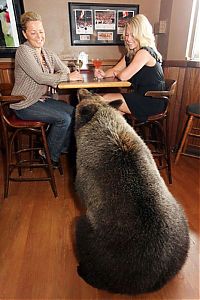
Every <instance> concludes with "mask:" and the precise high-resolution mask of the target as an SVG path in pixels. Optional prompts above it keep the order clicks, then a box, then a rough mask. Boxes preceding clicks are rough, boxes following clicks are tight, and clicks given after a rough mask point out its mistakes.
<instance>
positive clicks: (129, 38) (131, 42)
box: [125, 25, 140, 50]
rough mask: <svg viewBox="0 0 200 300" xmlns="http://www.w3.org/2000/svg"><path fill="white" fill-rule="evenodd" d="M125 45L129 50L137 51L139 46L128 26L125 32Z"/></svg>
mask: <svg viewBox="0 0 200 300" xmlns="http://www.w3.org/2000/svg"><path fill="white" fill-rule="evenodd" d="M125 43H126V45H127V46H128V47H129V49H130V50H139V48H140V46H139V43H138V41H137V40H136V39H134V37H133V33H132V31H131V30H130V26H129V25H128V26H127V27H126V30H125Z"/></svg>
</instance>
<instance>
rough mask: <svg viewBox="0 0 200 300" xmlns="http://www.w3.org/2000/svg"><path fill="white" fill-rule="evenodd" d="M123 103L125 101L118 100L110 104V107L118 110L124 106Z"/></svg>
mask: <svg viewBox="0 0 200 300" xmlns="http://www.w3.org/2000/svg"><path fill="white" fill-rule="evenodd" d="M122 103H123V101H122V100H121V99H118V100H114V101H111V102H109V105H110V106H112V107H114V108H116V109H118V108H119V107H120V106H121V105H122Z"/></svg>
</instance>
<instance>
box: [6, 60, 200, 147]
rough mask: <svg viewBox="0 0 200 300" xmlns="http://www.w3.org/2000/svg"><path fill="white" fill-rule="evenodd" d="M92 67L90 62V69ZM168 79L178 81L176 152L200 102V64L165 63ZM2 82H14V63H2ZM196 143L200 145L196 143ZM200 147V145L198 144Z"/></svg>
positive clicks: (173, 117) (173, 136)
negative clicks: (190, 112)
mask: <svg viewBox="0 0 200 300" xmlns="http://www.w3.org/2000/svg"><path fill="white" fill-rule="evenodd" d="M116 63H117V60H114V59H109V60H104V61H103V68H104V69H108V68H109V67H112V66H114V65H115V64H116ZM90 67H92V64H91V62H89V68H90ZM163 69H164V74H165V77H166V78H171V79H175V80H177V90H176V95H175V96H174V97H173V99H172V101H171V116H170V144H171V148H172V149H173V150H176V149H177V147H178V144H179V142H180V139H181V136H182V132H183V129H184V126H185V122H186V119H187V115H186V106H187V105H188V104H190V103H194V102H200V88H199V84H200V63H199V62H193V61H165V62H164V63H163ZM0 81H1V82H4V83H13V82H14V61H9V62H5V61H0ZM194 143H196V144H197V143H199V142H198V141H194ZM197 145H199V144H197Z"/></svg>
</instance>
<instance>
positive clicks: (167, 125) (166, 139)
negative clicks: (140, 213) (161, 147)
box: [163, 117, 172, 184]
mask: <svg viewBox="0 0 200 300" xmlns="http://www.w3.org/2000/svg"><path fill="white" fill-rule="evenodd" d="M163 126H164V125H163ZM165 148H166V161H167V172H168V180H169V183H170V184H172V171H171V170H172V169H171V149H170V142H169V120H168V117H167V118H166V120H165Z"/></svg>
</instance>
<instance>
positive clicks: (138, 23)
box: [124, 14, 161, 57]
mask: <svg viewBox="0 0 200 300" xmlns="http://www.w3.org/2000/svg"><path fill="white" fill-rule="evenodd" d="M127 27H129V28H130V30H131V32H132V34H133V37H134V39H135V40H137V41H138V43H139V46H140V48H141V47H151V48H153V49H154V50H155V51H156V53H157V54H158V56H160V57H161V55H160V53H159V52H158V50H157V48H156V45H155V36H154V33H153V28H152V25H151V24H150V22H149V20H148V19H147V17H145V16H144V15H142V14H138V15H135V16H134V17H133V18H131V19H130V20H128V22H127V23H126V25H125V30H124V33H125V32H126V28H127ZM128 51H129V50H128Z"/></svg>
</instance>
